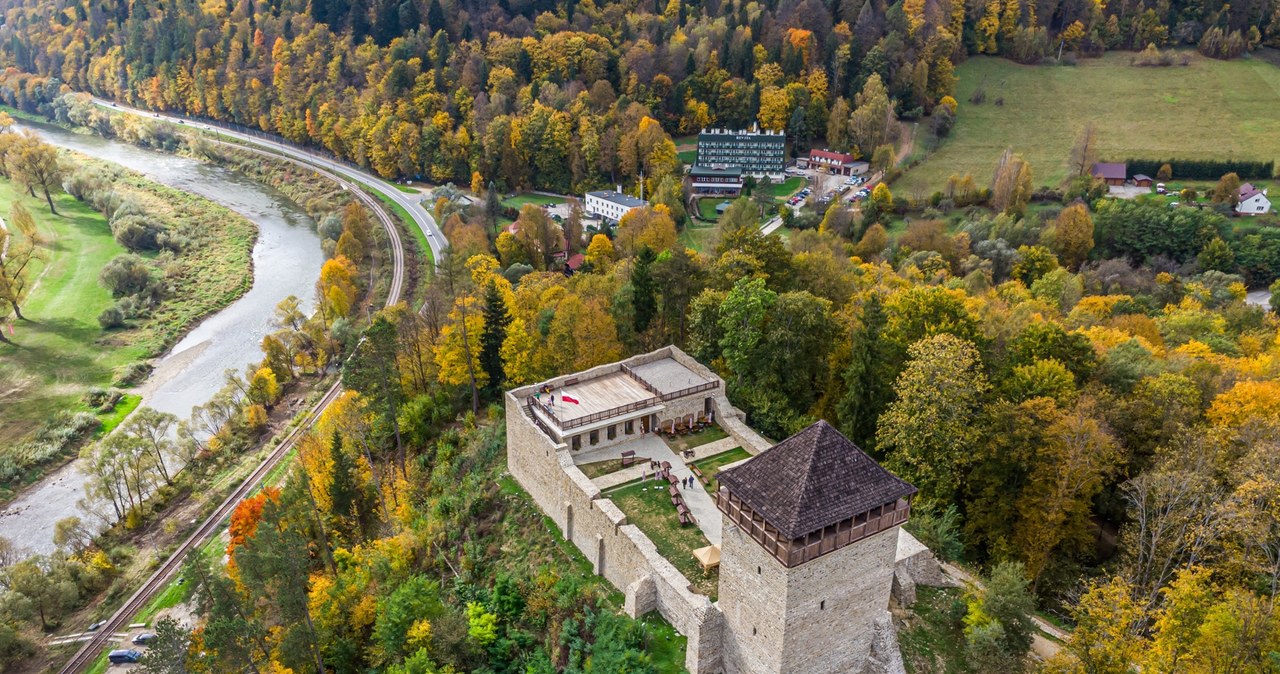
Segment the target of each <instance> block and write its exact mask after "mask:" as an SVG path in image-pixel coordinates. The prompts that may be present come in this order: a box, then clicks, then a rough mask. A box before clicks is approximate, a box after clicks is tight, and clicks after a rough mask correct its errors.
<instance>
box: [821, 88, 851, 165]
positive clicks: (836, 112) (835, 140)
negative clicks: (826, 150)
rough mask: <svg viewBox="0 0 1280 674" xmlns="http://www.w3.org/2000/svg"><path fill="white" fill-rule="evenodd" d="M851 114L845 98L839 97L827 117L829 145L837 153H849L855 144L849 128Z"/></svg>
mask: <svg viewBox="0 0 1280 674" xmlns="http://www.w3.org/2000/svg"><path fill="white" fill-rule="evenodd" d="M851 114H852V111H851V110H850V109H849V102H848V101H847V100H845V97H844V96H840V97H837V98H836V102H835V103H833V104H832V105H831V114H830V115H829V116H828V117H827V145H829V146H831V149H832V150H835V151H836V152H848V151H849V150H850V148H851V146H852V144H853V136H852V133H851V129H850V127H849V122H850V115H851Z"/></svg>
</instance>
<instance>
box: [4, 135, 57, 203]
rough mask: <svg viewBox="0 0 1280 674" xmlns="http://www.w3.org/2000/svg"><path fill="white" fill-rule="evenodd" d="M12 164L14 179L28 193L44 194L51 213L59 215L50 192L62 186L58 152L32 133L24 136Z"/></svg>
mask: <svg viewBox="0 0 1280 674" xmlns="http://www.w3.org/2000/svg"><path fill="white" fill-rule="evenodd" d="M6 159H7V161H9V162H10V164H11V166H12V167H13V168H12V171H13V173H14V177H16V178H17V179H18V182H21V183H22V184H23V185H26V186H27V191H28V192H30V193H31V195H32V196H35V188H37V187H39V188H40V190H41V191H42V192H43V193H44V200H45V202H46V203H48V204H49V212H50V213H53V214H54V215H57V213H58V209H57V208H55V207H54V205H53V196H52V195H51V193H50V190H51V189H53V188H56V187H57V186H59V185H61V184H62V167H61V165H59V163H58V151H57V149H55V148H54V147H53V146H52V145H50V144H48V143H46V142H44V141H43V140H41V139H40V137H39V136H37V135H35V134H34V133H31V132H26V133H24V134H23V137H22V140H21V142H20V143H19V145H18V147H17V148H16V150H15V151H14V152H13V154H12V156H11V157H7V158H6Z"/></svg>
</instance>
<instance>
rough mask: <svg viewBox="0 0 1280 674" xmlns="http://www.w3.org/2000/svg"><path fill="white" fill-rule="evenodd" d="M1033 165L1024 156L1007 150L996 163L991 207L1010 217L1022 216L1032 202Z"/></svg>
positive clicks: (992, 181) (992, 183)
mask: <svg viewBox="0 0 1280 674" xmlns="http://www.w3.org/2000/svg"><path fill="white" fill-rule="evenodd" d="M1031 190H1032V187H1031V165H1030V164H1028V163H1027V162H1026V161H1025V160H1023V158H1022V155H1020V154H1014V153H1013V150H1011V149H1006V150H1005V151H1004V154H1002V155H1000V160H999V161H998V162H997V163H996V170H995V174H994V177H993V178H992V180H991V207H992V208H994V209H995V210H997V211H1002V212H1004V213H1007V214H1009V215H1021V214H1022V213H1023V211H1025V210H1026V208H1027V204H1028V203H1029V202H1030V201H1031Z"/></svg>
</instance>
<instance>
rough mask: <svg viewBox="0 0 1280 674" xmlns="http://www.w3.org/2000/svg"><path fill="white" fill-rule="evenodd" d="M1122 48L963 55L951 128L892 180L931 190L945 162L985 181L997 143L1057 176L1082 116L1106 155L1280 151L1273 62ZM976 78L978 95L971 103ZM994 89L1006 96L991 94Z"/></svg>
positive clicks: (1261, 154)
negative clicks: (1085, 53) (1158, 61)
mask: <svg viewBox="0 0 1280 674" xmlns="http://www.w3.org/2000/svg"><path fill="white" fill-rule="evenodd" d="M1131 56H1132V54H1130V53H1129V52H1116V53H1110V54H1107V55H1106V56H1104V57H1103V58H1100V59H1082V60H1081V61H1080V64H1079V65H1077V66H1074V67H1070V66H1053V65H1041V66H1024V65H1019V64H1016V63H1014V62H1012V61H1008V60H1005V59H1000V58H991V57H977V58H972V59H970V60H969V61H967V62H965V63H964V64H962V65H961V66H960V67H959V68H957V69H956V75H957V76H958V77H959V85H958V87H957V89H958V91H957V96H956V99H957V100H958V101H959V103H960V110H959V119H958V120H957V122H956V126H955V128H954V129H953V130H952V133H951V136H950V137H949V138H948V139H946V140H945V141H943V143H942V145H941V146H940V147H939V148H938V150H937V151H936V152H934V153H933V154H932V155H931V156H929V158H928V159H926V160H924V162H923V163H921V164H920V165H918V166H916V167H915V168H913V169H911V170H910V171H908V172H907V173H906V174H905V175H903V176H902V178H900V179H899V180H897V181H896V182H895V183H894V184H893V185H892V188H893V192H894V193H895V194H900V195H903V196H913V195H920V196H923V197H928V195H929V194H932V193H933V192H934V191H936V190H939V189H942V188H943V187H944V186H945V184H946V181H947V177H948V176H950V175H951V174H953V173H955V174H964V173H972V174H973V177H974V179H975V180H976V181H977V182H978V184H979V185H985V184H987V183H989V182H990V180H991V174H992V171H993V169H994V167H995V164H996V161H997V159H999V156H1000V153H1001V152H1003V151H1004V149H1005V148H1006V147H1012V148H1013V150H1014V152H1019V153H1021V154H1022V155H1023V157H1025V158H1026V159H1027V160H1028V161H1029V162H1030V163H1031V167H1032V170H1033V173H1034V181H1035V184H1036V185H1053V186H1056V185H1058V184H1059V183H1060V182H1062V181H1063V179H1064V178H1065V177H1066V175H1067V163H1068V155H1069V154H1070V150H1071V146H1072V144H1073V142H1074V140H1075V138H1076V136H1077V134H1078V132H1079V130H1080V129H1081V128H1082V127H1083V126H1084V124H1085V123H1086V122H1090V121H1092V122H1094V123H1095V124H1096V126H1097V129H1098V132H1099V141H1100V143H1099V147H1100V154H1101V158H1102V159H1104V160H1116V161H1123V160H1124V159H1126V158H1129V157H1149V158H1153V159H1167V158H1188V159H1230V158H1232V157H1235V158H1239V159H1250V160H1261V161H1268V160H1280V114H1277V113H1276V110H1278V109H1280V67H1277V66H1275V65H1272V64H1270V63H1267V62H1266V61H1265V60H1264V59H1262V58H1257V57H1255V58H1252V59H1245V60H1237V61H1215V60H1212V59H1206V58H1203V57H1201V56H1200V55H1198V54H1194V53H1193V54H1191V63H1190V65H1188V66H1185V67H1184V66H1179V65H1174V66H1169V67H1164V68H1142V67H1136V66H1131V65H1129V58H1130V57H1131ZM980 86H981V87H984V88H985V91H986V94H987V100H986V102H985V103H983V104H981V105H975V104H973V103H970V102H969V98H970V96H971V95H972V94H973V92H974V91H975V90H976V89H977V88H978V87H980ZM999 98H1003V99H1004V104H1003V105H996V103H995V101H996V99H999ZM1175 177H1176V168H1175Z"/></svg>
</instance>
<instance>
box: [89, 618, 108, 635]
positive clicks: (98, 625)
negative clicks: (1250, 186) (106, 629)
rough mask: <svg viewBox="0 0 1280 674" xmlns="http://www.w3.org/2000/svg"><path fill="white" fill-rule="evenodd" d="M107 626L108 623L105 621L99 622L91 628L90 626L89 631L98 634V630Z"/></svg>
mask: <svg viewBox="0 0 1280 674" xmlns="http://www.w3.org/2000/svg"><path fill="white" fill-rule="evenodd" d="M105 624H107V621H105V620H99V621H98V622H96V623H94V624H92V625H90V626H89V630H88V631H90V632H97V631H98V628H99V627H102V626H103V625H105Z"/></svg>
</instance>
